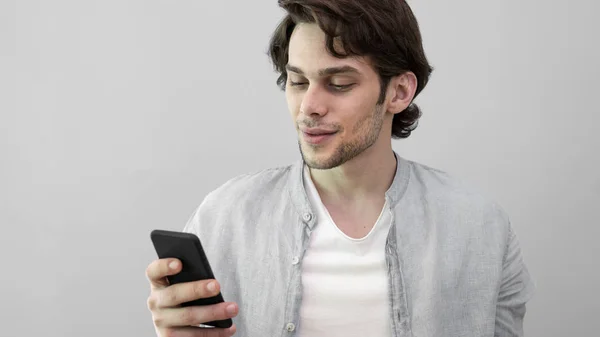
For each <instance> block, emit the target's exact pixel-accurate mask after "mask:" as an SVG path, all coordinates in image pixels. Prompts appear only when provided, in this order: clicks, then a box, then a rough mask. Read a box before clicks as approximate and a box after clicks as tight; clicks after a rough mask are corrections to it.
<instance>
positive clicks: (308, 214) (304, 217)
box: [302, 213, 312, 221]
mask: <svg viewBox="0 0 600 337" xmlns="http://www.w3.org/2000/svg"><path fill="white" fill-rule="evenodd" d="M302 218H303V219H304V221H310V220H311V219H312V214H310V213H304V216H303V217H302Z"/></svg>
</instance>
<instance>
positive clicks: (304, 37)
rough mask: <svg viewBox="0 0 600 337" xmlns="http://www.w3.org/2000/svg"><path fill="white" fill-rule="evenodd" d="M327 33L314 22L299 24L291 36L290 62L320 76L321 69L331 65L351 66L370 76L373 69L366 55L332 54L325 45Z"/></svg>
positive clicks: (304, 70)
mask: <svg viewBox="0 0 600 337" xmlns="http://www.w3.org/2000/svg"><path fill="white" fill-rule="evenodd" d="M325 43H326V36H325V33H324V32H323V31H322V30H321V28H319V26H318V25H317V24H314V23H301V24H298V25H297V26H296V27H295V29H294V31H293V33H292V36H291V38H290V45H289V55H288V60H289V61H288V63H289V65H293V66H294V67H296V68H300V69H301V70H302V71H303V72H304V73H306V74H309V75H314V76H318V73H319V71H320V70H323V69H326V68H331V67H344V66H349V67H352V68H355V69H357V70H358V72H359V75H364V76H368V75H369V73H372V72H373V69H372V67H371V65H370V64H369V62H368V61H367V59H366V58H365V57H358V56H356V57H346V58H343V59H340V58H337V57H335V56H333V55H331V54H330V53H329V52H328V51H327V48H326V46H325Z"/></svg>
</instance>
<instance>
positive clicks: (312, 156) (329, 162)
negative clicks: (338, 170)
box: [300, 144, 344, 170]
mask: <svg viewBox="0 0 600 337" xmlns="http://www.w3.org/2000/svg"><path fill="white" fill-rule="evenodd" d="M300 153H301V155H302V158H303V159H304V162H305V163H306V165H308V167H310V168H311V169H317V170H329V169H332V168H335V167H338V166H340V165H341V164H343V163H344V160H343V158H340V156H339V155H337V154H336V151H335V149H334V148H332V147H330V146H322V147H313V146H311V145H308V144H302V145H300Z"/></svg>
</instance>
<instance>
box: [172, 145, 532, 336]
mask: <svg viewBox="0 0 600 337" xmlns="http://www.w3.org/2000/svg"><path fill="white" fill-rule="evenodd" d="M394 154H395V156H396V159H397V166H396V173H395V176H394V179H393V182H392V184H391V186H390V187H389V189H388V190H387V191H386V193H385V200H386V204H387V205H388V207H390V211H391V217H392V225H391V228H390V230H389V233H388V235H387V240H386V245H385V252H386V265H387V275H388V290H389V292H388V293H389V303H388V304H389V306H390V315H391V317H390V322H391V331H392V337H408V336H414V337H458V336H461V337H466V336H473V337H488V336H489V337H503V336H523V319H524V316H525V310H526V309H525V306H526V303H527V302H528V301H529V300H530V299H531V297H532V295H533V292H534V288H535V287H534V283H533V281H532V278H531V276H530V274H529V272H528V269H527V267H526V265H525V263H524V262H523V258H522V254H521V249H520V245H519V241H518V239H517V236H516V235H515V231H514V230H513V227H512V226H511V222H510V220H509V217H508V216H507V214H506V212H505V211H504V210H503V209H502V208H501V206H499V205H498V204H497V203H496V202H494V201H493V200H491V199H488V198H487V197H485V196H484V195H483V194H482V193H479V192H478V191H477V190H476V189H474V188H472V187H470V186H468V185H467V184H465V183H463V182H462V181H461V180H459V179H457V178H455V177H453V176H451V175H449V174H448V173H446V172H443V171H440V170H437V169H434V168H431V167H428V166H426V165H423V164H419V163H417V162H414V161H410V160H407V159H405V158H403V157H401V156H399V155H398V154H397V153H394ZM304 164H305V163H304V161H303V160H301V159H300V160H298V161H296V162H295V163H293V164H291V165H288V166H283V167H277V168H270V169H265V170H262V171H259V172H254V173H249V174H243V175H239V176H236V177H234V178H232V179H230V180H228V181H227V182H225V183H224V184H222V185H221V186H220V187H218V188H217V189H215V190H213V191H212V192H210V193H209V194H208V195H207V196H206V197H205V198H204V200H203V201H202V202H201V204H200V206H199V207H198V208H197V209H196V211H195V212H194V213H193V215H192V216H191V218H190V219H189V221H188V223H187V224H186V226H185V228H184V231H185V232H189V233H194V234H196V235H197V236H198V237H199V239H200V241H201V243H202V245H203V247H204V250H205V252H206V254H207V256H208V259H209V262H210V264H211V266H212V270H213V272H214V274H215V278H216V279H217V280H218V281H219V282H220V284H221V292H222V294H223V297H224V298H225V300H226V301H234V302H237V303H238V304H239V307H240V310H239V315H238V316H237V317H235V318H234V319H233V321H234V323H235V324H236V326H237V334H236V336H240V337H264V336H269V337H272V336H281V337H287V336H290V337H291V336H294V335H295V334H296V333H297V332H298V331H299V329H302V326H301V325H299V313H300V307H301V305H302V280H301V277H302V259H303V257H304V253H305V251H306V249H307V247H308V243H309V239H310V237H311V233H312V232H313V230H314V229H315V223H316V212H315V210H314V208H313V207H312V205H311V204H310V202H309V199H308V196H307V192H306V191H305V189H304V184H303V167H304ZM365 310H369V308H365ZM343 314H344V313H343V312H340V315H343Z"/></svg>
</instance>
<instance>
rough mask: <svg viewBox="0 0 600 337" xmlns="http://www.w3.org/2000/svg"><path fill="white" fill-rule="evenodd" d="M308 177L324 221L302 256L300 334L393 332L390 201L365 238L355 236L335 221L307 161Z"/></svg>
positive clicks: (332, 336)
mask: <svg viewBox="0 0 600 337" xmlns="http://www.w3.org/2000/svg"><path fill="white" fill-rule="evenodd" d="M304 182H305V187H306V190H307V194H308V197H309V199H310V202H311V204H312V205H313V207H314V208H315V212H316V215H317V220H318V223H317V224H316V227H315V230H314V231H313V233H312V234H311V237H310V243H309V246H308V249H307V251H306V255H305V257H304V259H303V260H302V287H303V289H302V292H303V295H302V305H301V307H300V322H299V323H300V324H299V327H298V328H299V330H298V334H299V336H300V337H325V336H326V337H338V336H339V337H365V336H368V337H389V336H391V323H390V304H389V295H388V275H387V267H386V261H385V241H386V239H387V235H388V231H389V229H390V225H391V215H390V210H389V208H388V206H387V202H386V204H385V205H384V207H383V210H382V212H381V214H380V216H379V219H378V220H377V222H376V223H375V226H374V227H373V229H372V230H371V232H369V234H367V235H366V236H365V237H363V238H360V239H353V238H351V237H349V236H347V235H345V234H344V233H343V232H342V231H341V230H340V229H339V228H338V227H337V226H336V224H335V223H334V221H333V219H332V218H331V216H330V215H329V212H328V211H327V209H326V208H325V206H324V205H323V203H322V202H321V198H320V196H319V193H318V191H317V189H316V188H315V185H314V184H313V182H312V179H311V177H310V172H309V170H308V167H306V166H305V170H304Z"/></svg>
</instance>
